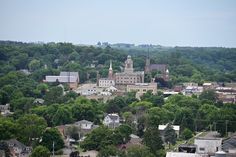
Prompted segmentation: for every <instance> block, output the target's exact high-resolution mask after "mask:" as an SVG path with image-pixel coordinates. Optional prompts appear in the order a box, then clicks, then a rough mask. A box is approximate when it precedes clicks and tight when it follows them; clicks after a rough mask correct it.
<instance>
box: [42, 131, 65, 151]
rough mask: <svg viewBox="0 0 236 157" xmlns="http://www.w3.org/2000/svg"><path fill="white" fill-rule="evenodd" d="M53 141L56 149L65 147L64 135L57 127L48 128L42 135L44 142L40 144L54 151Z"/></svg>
mask: <svg viewBox="0 0 236 157" xmlns="http://www.w3.org/2000/svg"><path fill="white" fill-rule="evenodd" d="M53 143H54V150H55V151H57V150H59V149H62V148H63V147H64V141H63V139H62V136H61V134H60V132H59V131H58V130H57V129H56V128H50V129H47V130H46V131H45V132H44V133H43V135H42V142H41V143H40V144H41V145H43V146H45V147H47V148H48V149H49V150H50V151H52V150H53Z"/></svg>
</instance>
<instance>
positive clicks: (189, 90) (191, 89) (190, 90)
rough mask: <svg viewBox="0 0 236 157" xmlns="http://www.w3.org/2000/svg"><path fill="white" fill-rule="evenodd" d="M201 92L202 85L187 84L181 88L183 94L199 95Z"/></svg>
mask: <svg viewBox="0 0 236 157" xmlns="http://www.w3.org/2000/svg"><path fill="white" fill-rule="evenodd" d="M202 92H203V87H202V86H187V87H186V88H185V89H184V90H183V94H184V95H192V94H195V95H200V94H201V93H202Z"/></svg>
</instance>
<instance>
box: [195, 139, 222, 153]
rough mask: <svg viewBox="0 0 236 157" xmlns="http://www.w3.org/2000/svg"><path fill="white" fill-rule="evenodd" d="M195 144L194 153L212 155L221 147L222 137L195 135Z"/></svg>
mask: <svg viewBox="0 0 236 157" xmlns="http://www.w3.org/2000/svg"><path fill="white" fill-rule="evenodd" d="M194 144H195V145H196V146H197V149H196V153H198V154H208V155H212V154H213V155H214V154H215V152H217V151H219V150H220V149H221V144H222V139H221V138H214V137H197V138H195V140H194Z"/></svg>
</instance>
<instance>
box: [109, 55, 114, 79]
mask: <svg viewBox="0 0 236 157" xmlns="http://www.w3.org/2000/svg"><path fill="white" fill-rule="evenodd" d="M108 78H109V79H113V70H112V61H111V60H110V68H109V72H108Z"/></svg>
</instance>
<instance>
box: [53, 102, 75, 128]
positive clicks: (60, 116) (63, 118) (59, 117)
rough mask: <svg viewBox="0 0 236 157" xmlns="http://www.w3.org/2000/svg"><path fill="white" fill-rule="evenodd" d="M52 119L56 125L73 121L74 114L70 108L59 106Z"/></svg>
mask: <svg viewBox="0 0 236 157" xmlns="http://www.w3.org/2000/svg"><path fill="white" fill-rule="evenodd" d="M51 120H52V124H53V125H54V126H56V125H62V124H68V123H71V122H72V114H71V111H70V109H69V108H67V107H63V106H59V107H58V108H57V110H56V112H55V113H53V116H52V119H51Z"/></svg>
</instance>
